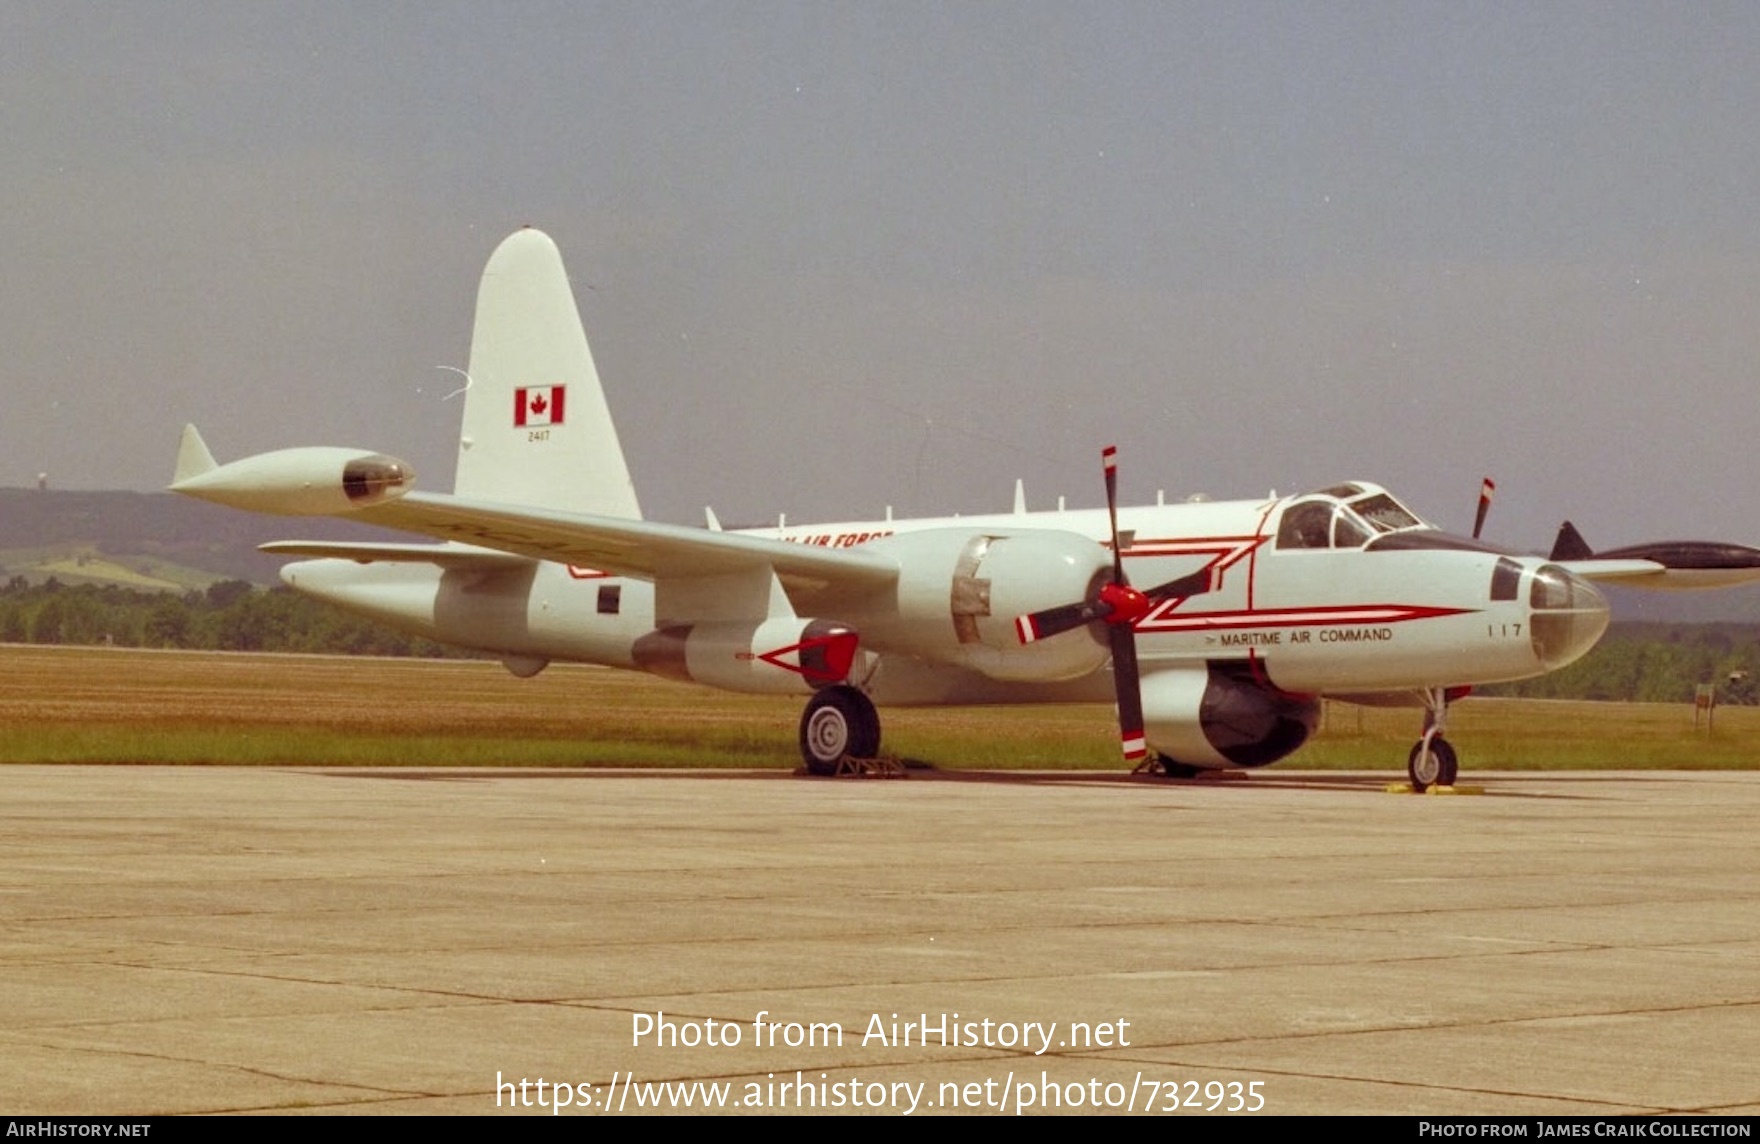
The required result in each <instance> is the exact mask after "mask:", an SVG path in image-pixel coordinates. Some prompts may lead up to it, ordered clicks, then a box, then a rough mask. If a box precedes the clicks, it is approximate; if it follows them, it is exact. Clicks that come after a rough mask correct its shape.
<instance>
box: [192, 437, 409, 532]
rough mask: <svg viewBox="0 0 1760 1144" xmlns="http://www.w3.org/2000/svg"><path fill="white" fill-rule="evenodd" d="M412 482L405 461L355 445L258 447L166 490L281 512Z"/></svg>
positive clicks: (341, 507) (366, 497)
mask: <svg viewBox="0 0 1760 1144" xmlns="http://www.w3.org/2000/svg"><path fill="white" fill-rule="evenodd" d="M414 484H415V470H414V469H412V468H410V466H409V463H408V462H406V461H400V460H398V459H397V458H396V457H387V456H386V455H385V454H383V453H369V452H366V451H364V450H361V449H337V448H331V447H328V446H311V447H308V448H303V449H278V450H276V451H275V452H273V453H259V454H257V455H256V456H254V457H245V458H244V459H242V460H238V461H233V462H232V463H231V464H227V465H217V466H215V467H214V468H211V469H208V470H207V471H205V472H200V473H195V474H192V475H190V476H186V477H184V478H183V479H182V480H179V481H178V482H176V483H175V484H173V485H172V486H171V491H172V492H178V493H183V494H184V495H185V496H192V497H200V498H201V499H202V500H210V501H214V502H216V503H219V504H223V505H230V506H231V507H233V508H242V509H249V510H250V511H252V512H269V513H277V514H280V515H282V516H335V515H337V514H338V513H347V512H353V511H354V510H355V509H360V508H365V507H367V506H368V505H373V504H379V503H381V502H383V501H389V500H395V499H397V498H398V497H400V496H402V495H403V494H404V493H406V492H408V491H409V490H410V488H411V487H412V486H413V485H414Z"/></svg>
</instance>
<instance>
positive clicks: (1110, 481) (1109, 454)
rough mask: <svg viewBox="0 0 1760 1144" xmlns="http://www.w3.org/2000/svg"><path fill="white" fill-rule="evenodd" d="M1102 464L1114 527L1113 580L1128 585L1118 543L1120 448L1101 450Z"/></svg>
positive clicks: (1111, 520)
mask: <svg viewBox="0 0 1760 1144" xmlns="http://www.w3.org/2000/svg"><path fill="white" fill-rule="evenodd" d="M1100 464H1101V466H1102V467H1103V468H1104V469H1105V470H1106V519H1107V520H1108V521H1109V522H1110V524H1111V526H1112V579H1113V582H1114V583H1118V584H1128V583H1130V581H1129V580H1126V579H1125V578H1124V549H1123V548H1122V547H1121V546H1120V545H1119V543H1118V446H1117V445H1108V446H1106V448H1104V449H1102V450H1100Z"/></svg>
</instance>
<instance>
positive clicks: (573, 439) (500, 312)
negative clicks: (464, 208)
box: [453, 229, 642, 519]
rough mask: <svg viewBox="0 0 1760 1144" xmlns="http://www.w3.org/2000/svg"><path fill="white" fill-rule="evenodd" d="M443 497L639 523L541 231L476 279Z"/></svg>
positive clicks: (568, 300) (564, 282)
mask: <svg viewBox="0 0 1760 1144" xmlns="http://www.w3.org/2000/svg"><path fill="white" fill-rule="evenodd" d="M453 491H454V492H455V493H456V494H457V495H459V496H461V497H470V498H472V499H475V500H492V501H500V502H503V503H508V504H519V505H529V506H531V507H534V508H548V509H556V510H559V511H563V512H580V513H591V514H594V515H598V516H614V517H623V518H629V519H640V518H641V515H642V510H641V508H640V507H639V506H638V505H637V503H636V490H635V485H634V483H633V482H631V480H630V476H629V467H628V466H627V465H626V464H625V463H624V459H623V448H622V446H621V445H619V444H618V441H617V428H616V426H615V425H613V424H612V422H611V411H610V409H609V408H608V407H607V406H606V404H605V393H604V390H603V389H601V388H600V385H599V371H598V370H597V369H596V368H594V366H593V355H592V352H591V351H590V350H588V348H587V335H586V332H585V331H584V330H583V329H582V328H581V318H580V313H579V311H578V310H577V309H576V308H575V300H574V293H573V291H572V290H570V288H569V285H568V274H567V272H566V271H564V270H563V268H562V255H561V253H560V252H558V251H557V249H556V244H555V243H554V242H552V241H551V240H550V236H549V235H546V234H544V233H543V232H542V231H537V230H530V229H527V230H522V231H519V232H517V233H516V234H514V235H513V236H511V237H510V238H508V239H506V240H505V241H504V242H502V244H501V245H500V246H498V247H496V248H495V253H494V254H492V255H490V257H489V264H488V266H486V267H485V268H484V270H483V281H482V285H481V286H480V287H479V288H478V290H477V320H476V327H475V329H474V330H473V332H472V334H471V361H470V376H469V385H468V388H467V389H466V391H465V397H464V428H463V431H462V433H461V434H460V436H459V441H458V478H457V481H456V482H455V483H454V486H453Z"/></svg>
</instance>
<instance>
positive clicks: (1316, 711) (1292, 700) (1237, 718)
mask: <svg viewBox="0 0 1760 1144" xmlns="http://www.w3.org/2000/svg"><path fill="white" fill-rule="evenodd" d="M1142 692H1143V723H1144V729H1145V731H1146V733H1147V738H1148V740H1149V745H1150V746H1152V747H1154V748H1155V750H1156V751H1157V752H1159V753H1160V754H1161V755H1162V756H1164V757H1165V758H1168V759H1170V760H1172V761H1173V762H1177V763H1185V764H1186V765H1188V766H1193V767H1262V766H1264V765H1265V764H1266V763H1275V762H1276V761H1277V760H1278V759H1281V758H1283V757H1284V756H1285V755H1287V754H1289V753H1290V752H1291V751H1294V750H1295V749H1296V748H1297V747H1300V746H1301V745H1302V744H1303V743H1305V742H1307V739H1308V736H1309V735H1310V734H1312V733H1313V731H1314V728H1315V726H1316V725H1317V724H1318V723H1319V722H1320V702H1319V700H1317V699H1313V698H1309V697H1306V696H1296V695H1288V694H1286V693H1284V692H1281V691H1278V690H1276V689H1274V688H1272V687H1270V686H1268V685H1267V684H1264V683H1261V682H1259V681H1258V680H1257V679H1255V678H1254V677H1253V672H1252V668H1251V665H1249V664H1248V663H1247V662H1246V661H1245V660H1235V661H1232V662H1225V661H1220V660H1219V661H1213V662H1211V663H1210V665H1209V666H1208V668H1206V669H1203V670H1200V669H1199V668H1198V667H1196V666H1195V665H1194V666H1193V667H1189V668H1185V667H1181V668H1168V669H1163V670H1161V671H1155V672H1150V673H1147V674H1145V675H1144V676H1143V681H1142Z"/></svg>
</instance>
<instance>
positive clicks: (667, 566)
mask: <svg viewBox="0 0 1760 1144" xmlns="http://www.w3.org/2000/svg"><path fill="white" fill-rule="evenodd" d="M349 518H350V519H352V520H360V521H365V522H366V523H369V524H377V525H381V526H383V527H386V528H395V529H398V530H401V531H403V532H414V533H418V534H420V535H423V536H432V537H434V538H435V539H437V540H447V541H454V542H458V543H460V544H464V545H472V546H476V547H478V548H489V549H494V550H496V551H497V552H503V553H512V554H513V555H515V556H523V557H529V558H531V559H535V560H554V561H557V562H559V563H563V564H573V565H577V566H580V567H585V568H592V569H595V570H597V571H600V572H609V573H611V574H613V575H617V576H633V577H636V578H639V579H643V580H659V579H662V578H667V577H692V578H695V577H704V576H714V575H720V574H726V573H740V572H751V571H755V570H761V569H765V568H768V569H770V570H773V571H774V572H775V573H776V576H777V577H778V579H780V580H781V581H782V584H783V586H784V587H785V588H787V589H789V590H790V591H791V592H793V591H795V590H797V589H798V590H806V591H816V590H820V589H823V588H827V587H831V586H839V587H845V588H855V589H865V588H881V587H885V586H887V585H889V584H891V583H892V582H893V581H895V580H896V579H897V577H898V564H897V562H896V561H894V560H892V559H890V558H889V557H886V556H883V555H880V554H877V553H873V552H865V551H862V550H861V549H856V548H818V547H815V546H812V545H804V544H789V543H786V542H785V541H781V540H770V539H766V538H763V537H756V536H746V535H743V534H741V533H737V532H710V531H708V530H705V529H700V528H685V527H683V526H681V525H673V524H659V523H656V522H653V521H643V520H623V519H618V518H614V517H601V516H586V515H578V514H574V513H566V512H556V511H552V510H546V509H535V508H523V507H521V508H516V507H513V506H510V505H501V504H491V503H486V502H479V501H471V500H465V499H461V498H458V497H453V496H447V495H444V494H439V493H421V492H410V493H407V494H405V495H404V496H401V497H399V498H398V499H396V500H394V501H388V502H385V503H381V504H375V505H371V506H368V507H366V508H362V509H359V510H357V511H355V512H352V513H350V514H349ZM321 547H325V546H319V545H301V546H300V547H299V549H298V552H299V553H300V554H303V555H319V554H320V553H319V552H318V551H317V549H318V548H321ZM335 547H337V548H341V549H346V550H347V551H335V550H334V549H333V550H332V551H329V552H325V553H322V554H323V555H334V556H342V557H344V558H347V559H360V558H361V555H360V554H361V553H362V552H367V553H370V552H372V551H373V550H378V551H379V552H381V553H384V555H380V556H375V557H370V558H374V559H396V558H399V557H398V556H397V555H394V553H403V554H406V555H405V556H404V557H403V558H413V552H414V551H415V550H416V549H418V548H420V547H422V546H408V547H405V546H402V545H392V546H384V545H342V546H335ZM281 551H292V550H291V549H287V548H283V549H281ZM435 551H438V550H435Z"/></svg>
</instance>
